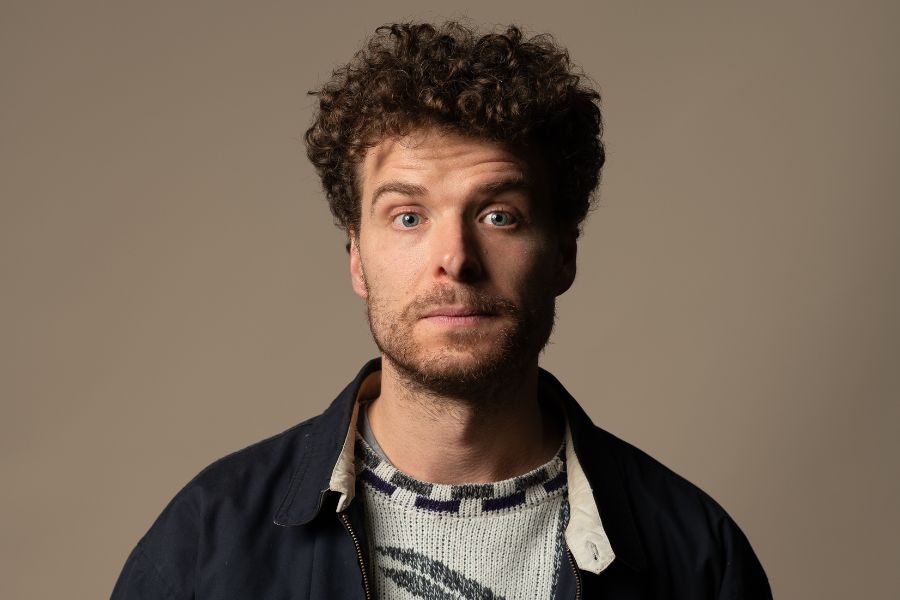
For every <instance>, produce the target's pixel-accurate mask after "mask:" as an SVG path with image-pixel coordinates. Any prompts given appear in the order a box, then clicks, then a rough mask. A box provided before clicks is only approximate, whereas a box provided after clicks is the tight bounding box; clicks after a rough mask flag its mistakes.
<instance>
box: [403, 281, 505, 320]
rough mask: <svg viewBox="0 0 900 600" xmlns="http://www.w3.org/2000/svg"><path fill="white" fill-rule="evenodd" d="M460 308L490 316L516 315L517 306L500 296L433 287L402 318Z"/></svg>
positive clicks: (418, 316)
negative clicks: (454, 307)
mask: <svg viewBox="0 0 900 600" xmlns="http://www.w3.org/2000/svg"><path fill="white" fill-rule="evenodd" d="M451 305H452V306H462V307H465V308H466V309H468V310H471V311H472V312H476V313H484V314H490V315H518V314H519V313H520V312H521V311H520V309H519V306H518V305H517V304H516V303H514V302H512V301H510V300H507V299H506V298H504V297H502V296H496V295H494V294H488V293H486V292H482V291H479V290H473V289H471V288H453V287H448V286H437V287H434V288H432V289H430V290H428V291H427V292H425V293H424V294H422V295H421V296H418V297H417V298H416V299H415V300H413V301H412V302H410V303H409V304H408V305H407V306H406V308H405V309H404V311H403V312H404V316H406V317H413V318H416V319H418V318H421V317H424V316H425V315H426V314H427V313H428V312H429V311H432V310H434V309H436V308H440V307H443V306H451Z"/></svg>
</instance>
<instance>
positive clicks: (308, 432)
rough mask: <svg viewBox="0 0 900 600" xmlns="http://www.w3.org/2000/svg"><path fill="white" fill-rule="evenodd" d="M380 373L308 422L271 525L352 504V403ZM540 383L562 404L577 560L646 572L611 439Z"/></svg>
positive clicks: (550, 385)
mask: <svg viewBox="0 0 900 600" xmlns="http://www.w3.org/2000/svg"><path fill="white" fill-rule="evenodd" d="M380 370H381V359H380V358H376V359H373V360H370V361H369V362H367V363H366V364H365V365H364V366H363V368H362V369H361V370H360V372H359V373H358V374H357V375H356V377H355V378H354V379H353V381H352V382H350V384H348V385H347V387H345V388H344V390H343V391H342V392H341V393H340V394H339V395H338V397H337V398H336V399H335V400H334V402H332V403H331V406H329V407H328V409H327V410H326V411H325V412H324V413H322V414H321V415H319V416H318V417H316V418H315V419H313V420H312V421H311V422H310V423H309V425H308V426H307V428H306V429H305V431H304V433H303V437H302V438H301V440H300V445H301V447H300V448H299V452H298V464H297V467H296V468H295V469H294V473H293V475H292V477H291V480H290V482H289V484H288V490H287V492H286V493H285V496H284V498H283V500H282V501H281V504H280V505H279V507H278V509H277V511H276V513H275V518H274V522H275V524H276V525H281V526H284V527H293V526H297V525H305V524H307V523H309V522H310V521H312V520H313V519H314V518H315V517H316V516H317V515H318V514H319V513H320V512H321V510H322V506H323V504H324V501H325V498H326V496H327V495H328V494H329V492H331V493H334V494H335V495H336V496H337V504H336V507H335V509H336V510H337V511H342V510H344V509H345V508H346V507H347V505H349V503H350V501H352V499H353V493H354V484H355V472H354V466H353V464H354V463H353V445H354V438H355V432H356V407H357V402H356V400H357V398H358V397H359V396H360V395H363V396H364V395H366V390H365V388H364V386H365V385H370V384H371V382H372V381H373V379H375V377H370V376H374V375H377V373H378V372H379V371H380ZM376 381H377V380H376ZM539 385H540V386H541V390H542V393H548V394H552V395H554V396H555V397H557V398H558V399H559V400H560V402H561V404H562V406H563V408H564V410H565V413H566V421H567V424H566V464H567V467H566V468H567V471H568V473H569V505H570V509H571V512H570V519H569V526H568V527H567V529H566V543H567V544H568V546H569V549H570V550H571V551H572V555H573V556H574V557H575V561H576V563H577V564H578V566H579V568H581V569H583V570H586V571H590V572H593V573H599V572H601V571H602V570H603V569H605V568H606V567H607V566H609V564H610V563H611V562H612V561H613V559H614V558H617V559H620V560H621V561H622V562H624V563H625V564H626V565H628V566H629V567H631V568H632V569H633V570H635V571H638V572H641V571H644V570H645V569H646V560H645V558H644V551H643V547H642V545H641V542H640V538H639V536H638V532H637V527H636V525H635V523H634V516H633V515H632V513H631V509H630V508H629V502H628V497H627V494H626V491H625V487H624V481H623V480H622V474H621V471H620V469H619V467H618V465H617V464H616V461H615V456H614V448H613V447H612V441H613V438H612V436H610V435H609V434H608V433H606V432H604V431H602V430H599V429H597V428H596V427H595V426H594V424H593V423H592V422H591V420H590V418H589V417H588V416H587V414H585V412H584V410H582V408H581V407H580V406H579V405H578V403H577V402H576V401H575V399H574V398H573V397H572V396H571V395H570V394H569V393H568V392H567V391H566V389H565V388H564V387H563V385H562V384H561V383H560V382H559V381H558V380H557V379H556V378H555V377H554V376H553V375H551V374H550V373H548V372H547V371H544V370H543V369H541V370H540V380H539Z"/></svg>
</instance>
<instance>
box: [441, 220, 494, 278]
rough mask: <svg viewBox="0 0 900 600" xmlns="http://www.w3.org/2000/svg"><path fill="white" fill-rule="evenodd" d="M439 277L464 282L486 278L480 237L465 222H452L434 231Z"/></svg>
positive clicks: (445, 223)
mask: <svg viewBox="0 0 900 600" xmlns="http://www.w3.org/2000/svg"><path fill="white" fill-rule="evenodd" d="M434 231H435V239H434V245H435V246H434V258H435V266H436V269H435V270H436V275H437V276H438V277H448V278H450V279H452V280H455V281H459V282H462V283H469V282H473V281H477V280H478V279H480V278H481V277H482V276H483V275H484V266H483V264H482V262H481V256H480V248H479V245H478V240H477V234H476V232H475V231H473V230H472V228H471V227H469V226H467V224H466V223H465V222H464V221H463V220H462V219H459V220H456V219H452V220H450V219H448V220H447V221H445V222H444V223H441V224H440V226H437V227H435V228H434Z"/></svg>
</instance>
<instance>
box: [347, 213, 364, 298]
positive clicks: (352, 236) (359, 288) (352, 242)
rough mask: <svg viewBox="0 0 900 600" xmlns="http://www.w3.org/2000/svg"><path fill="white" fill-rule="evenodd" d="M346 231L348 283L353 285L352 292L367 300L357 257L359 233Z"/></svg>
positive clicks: (361, 270) (360, 265)
mask: <svg viewBox="0 0 900 600" xmlns="http://www.w3.org/2000/svg"><path fill="white" fill-rule="evenodd" d="M347 233H348V235H349V240H348V251H349V253H350V283H351V284H352V285H353V291H354V293H356V295H357V296H359V297H360V298H362V299H363V300H367V299H368V298H369V291H368V289H367V286H366V276H365V275H364V274H363V268H362V261H361V259H360V257H359V235H357V233H356V232H355V231H353V230H350V231H348V232H347Z"/></svg>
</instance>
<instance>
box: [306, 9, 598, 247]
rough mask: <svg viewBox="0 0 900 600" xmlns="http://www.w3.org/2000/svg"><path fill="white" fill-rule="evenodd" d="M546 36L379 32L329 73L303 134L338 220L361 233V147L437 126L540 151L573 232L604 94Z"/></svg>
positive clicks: (452, 28) (445, 28) (450, 25)
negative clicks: (308, 126) (329, 76)
mask: <svg viewBox="0 0 900 600" xmlns="http://www.w3.org/2000/svg"><path fill="white" fill-rule="evenodd" d="M585 80H586V77H585V76H584V75H583V74H581V73H580V72H576V69H575V68H574V67H573V66H572V64H571V63H570V61H569V55H568V52H567V51H566V50H565V49H563V48H561V47H559V46H558V45H557V44H556V43H555V42H554V41H553V39H552V38H551V37H550V36H549V35H538V36H534V37H531V38H525V37H524V36H523V34H522V32H521V31H520V30H519V28H517V27H515V26H510V27H509V28H507V29H506V31H505V32H504V33H488V34H486V35H480V36H479V35H477V34H476V32H475V31H474V30H473V29H471V28H469V27H466V26H464V25H462V24H460V23H458V22H453V21H451V22H447V23H444V24H443V25H440V26H437V27H436V26H434V25H431V24H414V23H402V24H394V25H385V26H382V27H379V28H378V29H376V32H375V35H374V36H373V37H372V38H371V39H369V41H368V43H367V44H366V45H365V47H364V48H363V49H362V50H360V51H359V52H357V53H356V55H355V56H354V57H353V59H352V60H351V61H350V62H349V63H348V64H346V65H344V66H343V67H340V68H338V69H336V70H335V71H334V73H333V74H332V78H331V80H330V81H328V82H327V83H326V84H325V85H324V86H322V88H321V90H319V91H313V92H310V94H312V95H315V96H318V101H319V102H318V104H319V106H318V112H317V113H316V115H315V118H314V121H313V124H312V126H311V127H310V128H309V129H308V130H307V132H306V148H307V156H309V160H310V161H311V162H312V164H313V166H315V168H316V170H317V172H318V173H319V176H320V177H321V179H322V186H323V187H324V189H325V194H326V196H327V198H328V202H329V204H330V206H331V212H332V214H333V215H334V218H335V222H336V224H337V225H338V226H340V227H342V228H343V229H344V230H345V231H348V233H349V232H351V231H359V221H360V198H359V193H358V192H359V191H358V187H357V167H358V165H359V164H360V162H361V161H362V158H363V157H364V155H365V153H366V150H367V149H369V148H371V147H372V146H374V145H376V144H378V143H379V142H380V141H382V140H384V139H387V138H390V137H395V136H403V135H405V134H407V133H409V132H410V131H412V130H413V129H415V128H419V127H430V126H436V127H441V128H446V129H449V130H452V131H456V132H459V133H463V134H465V135H470V136H475V137H480V138H484V139H489V140H492V141H498V142H501V143H505V144H510V145H512V146H520V147H527V146H531V147H534V148H536V149H538V151H539V152H540V155H541V157H542V158H543V160H544V161H545V164H546V166H547V167H548V170H549V174H550V185H551V192H552V195H553V198H554V200H553V202H554V204H553V211H554V216H555V218H556V220H557V223H558V224H559V225H561V226H563V227H567V228H570V229H572V230H574V232H575V235H577V234H578V232H579V230H580V224H581V223H582V221H583V220H584V218H585V216H586V215H587V212H588V210H589V209H590V206H591V201H592V196H593V191H594V189H595V188H596V187H597V183H598V182H599V178H600V170H601V168H602V166H603V163H604V161H605V153H604V149H603V143H602V142H601V140H600V137H601V134H602V118H601V114H600V95H599V94H598V93H597V91H596V90H594V89H592V88H591V87H590V86H588V85H586V84H585Z"/></svg>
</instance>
